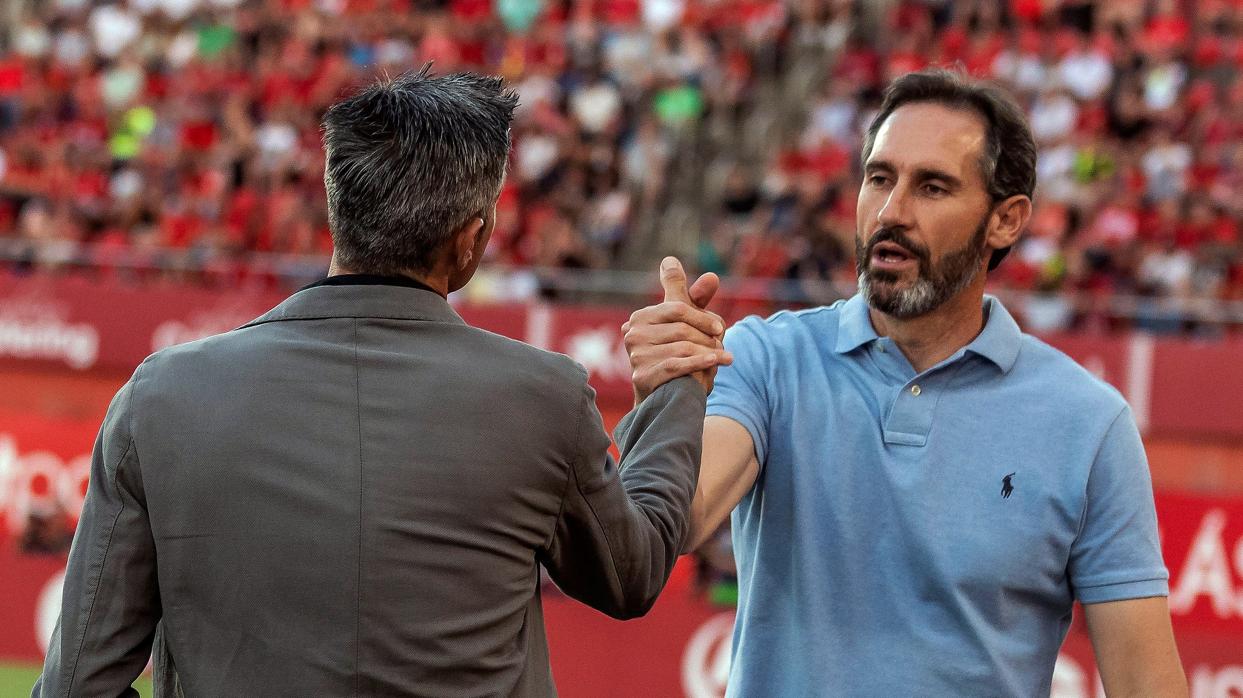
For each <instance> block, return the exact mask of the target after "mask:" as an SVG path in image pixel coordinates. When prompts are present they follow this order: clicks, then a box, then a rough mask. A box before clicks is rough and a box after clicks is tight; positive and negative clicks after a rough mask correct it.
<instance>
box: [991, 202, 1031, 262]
mask: <svg viewBox="0 0 1243 698" xmlns="http://www.w3.org/2000/svg"><path fill="white" fill-rule="evenodd" d="M1031 217H1032V200H1031V199H1030V198H1029V197H1027V196H1024V195H1023V194H1015V195H1014V196H1011V197H1010V198H1008V199H1004V200H1002V201H1001V202H1000V203H998V204H997V205H996V206H994V207H993V225H992V226H990V227H989V231H988V238H987V240H986V242H987V244H988V246H989V247H990V248H992V249H994V250H1001V249H1005V248H1007V247H1011V246H1012V245H1014V243H1016V242H1018V240H1019V235H1021V234H1022V233H1023V230H1024V229H1025V228H1026V227H1027V221H1029V220H1031Z"/></svg>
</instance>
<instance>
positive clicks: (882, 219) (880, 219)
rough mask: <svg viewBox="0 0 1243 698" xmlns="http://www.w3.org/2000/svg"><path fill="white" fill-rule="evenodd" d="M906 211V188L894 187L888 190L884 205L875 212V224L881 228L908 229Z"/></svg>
mask: <svg viewBox="0 0 1243 698" xmlns="http://www.w3.org/2000/svg"><path fill="white" fill-rule="evenodd" d="M908 209H909V207H908V205H907V192H906V187H904V186H901V185H898V186H895V187H894V188H892V189H890V190H889V195H888V196H887V197H885V203H884V205H882V206H881V207H880V210H879V211H877V212H876V222H877V223H879V224H880V226H881V227H883V228H909V227H910V219H909V218H908V216H909V210H908Z"/></svg>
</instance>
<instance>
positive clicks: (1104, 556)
mask: <svg viewBox="0 0 1243 698" xmlns="http://www.w3.org/2000/svg"><path fill="white" fill-rule="evenodd" d="M1069 573H1070V583H1071V586H1072V588H1073V589H1074V593H1075V598H1076V599H1077V600H1078V601H1080V602H1081V603H1085V604H1091V603H1102V602H1106V601H1121V600H1124V599H1137V598H1144V597H1149V596H1167V595H1168V594H1169V581H1168V580H1169V573H1168V572H1167V571H1166V569H1165V563H1164V562H1163V561H1162V559H1161V542H1160V539H1159V538H1158V535H1157V513H1156V507H1155V505H1154V504H1153V497H1152V477H1151V475H1150V474H1149V472H1148V459H1147V458H1146V457H1145V455H1144V445H1143V442H1142V441H1141V440H1140V436H1139V430H1138V429H1137V428H1136V426H1135V418H1134V417H1133V416H1132V414H1131V410H1130V408H1124V409H1123V410H1122V411H1121V413H1120V414H1119V415H1118V416H1117V418H1115V419H1114V422H1113V424H1112V425H1111V426H1110V427H1109V430H1108V431H1107V432H1106V434H1105V438H1104V441H1103V442H1102V443H1101V445H1100V449H1099V451H1098V452H1097V455H1096V460H1095V461H1094V462H1093V464H1092V472H1091V473H1090V474H1089V476H1088V486H1087V497H1086V504H1085V505H1084V512H1083V521H1082V523H1081V525H1080V529H1079V535H1078V536H1077V537H1076V538H1075V542H1074V544H1073V545H1072V546H1071V551H1070V567H1069Z"/></svg>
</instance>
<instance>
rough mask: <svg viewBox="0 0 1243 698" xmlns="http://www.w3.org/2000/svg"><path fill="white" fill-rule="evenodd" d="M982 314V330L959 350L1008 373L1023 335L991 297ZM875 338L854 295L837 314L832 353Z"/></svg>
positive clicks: (860, 300) (859, 296)
mask: <svg viewBox="0 0 1243 698" xmlns="http://www.w3.org/2000/svg"><path fill="white" fill-rule="evenodd" d="M984 312H985V313H986V314H987V320H985V322H984V329H983V330H981V331H980V334H978V335H976V338H975V339H973V340H971V342H970V343H969V344H967V346H965V347H963V351H964V352H971V353H973V354H977V355H979V356H981V357H983V358H985V359H988V360H989V361H991V362H993V363H994V364H996V366H997V367H998V368H1000V369H1001V370H1002V372H1009V371H1010V369H1011V368H1013V367H1014V362H1015V361H1016V360H1017V359H1018V356H1019V346H1020V344H1021V343H1022V334H1023V333H1022V331H1021V330H1020V329H1019V325H1018V323H1017V322H1015V321H1014V318H1013V317H1012V316H1011V315H1010V313H1009V311H1007V310H1006V308H1005V306H1003V305H1002V304H1001V301H998V300H997V299H996V298H994V297H993V296H989V295H986V296H984ZM879 337H880V335H878V334H876V329H875V328H873V327H872V318H871V317H870V316H869V315H868V304H867V301H865V300H863V295H862V294H858V293H856V294H855V295H854V296H851V298H850V299H849V300H847V301H846V302H845V304H843V305H842V310H841V312H840V313H839V314H838V320H837V343H836V345H835V346H834V347H833V350H834V351H836V352H837V353H839V354H846V353H849V352H852V351H854V350H855V349H858V348H859V347H861V346H863V345H864V344H867V343H868V342H872V341H875V340H876V339H878V338H879Z"/></svg>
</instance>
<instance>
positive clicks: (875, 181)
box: [868, 175, 888, 187]
mask: <svg viewBox="0 0 1243 698" xmlns="http://www.w3.org/2000/svg"><path fill="white" fill-rule="evenodd" d="M886 181H888V178H886V177H885V176H884V175H872V176H871V177H868V184H871V185H872V186H874V187H880V186H884V184H885V182H886Z"/></svg>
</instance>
